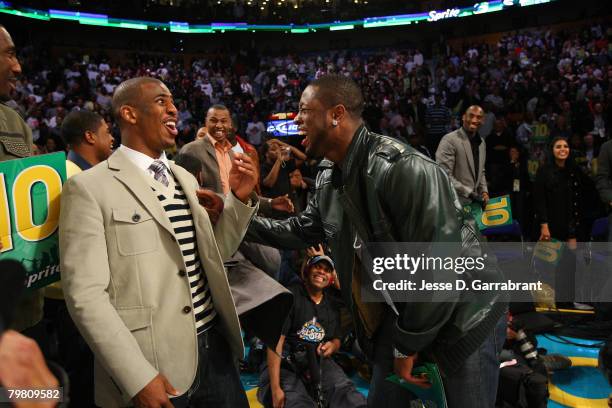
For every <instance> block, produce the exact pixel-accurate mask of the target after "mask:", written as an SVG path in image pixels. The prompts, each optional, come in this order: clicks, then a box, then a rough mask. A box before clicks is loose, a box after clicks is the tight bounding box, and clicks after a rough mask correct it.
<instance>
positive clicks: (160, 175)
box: [149, 160, 168, 187]
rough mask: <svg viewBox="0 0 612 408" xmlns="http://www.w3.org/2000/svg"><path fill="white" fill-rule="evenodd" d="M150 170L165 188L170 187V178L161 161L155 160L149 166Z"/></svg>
mask: <svg viewBox="0 0 612 408" xmlns="http://www.w3.org/2000/svg"><path fill="white" fill-rule="evenodd" d="M149 170H151V171H152V172H153V178H154V179H155V180H157V181H159V182H160V183H162V184H163V185H164V186H166V187H168V177H167V176H166V165H165V164H164V162H162V161H161V160H155V161H154V162H153V163H151V165H150V166H149Z"/></svg>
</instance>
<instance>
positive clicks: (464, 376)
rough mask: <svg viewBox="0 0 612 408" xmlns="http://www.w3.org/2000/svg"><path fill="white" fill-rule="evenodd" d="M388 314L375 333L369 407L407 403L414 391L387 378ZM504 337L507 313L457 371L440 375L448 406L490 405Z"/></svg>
mask: <svg viewBox="0 0 612 408" xmlns="http://www.w3.org/2000/svg"><path fill="white" fill-rule="evenodd" d="M393 324H394V323H393V320H392V317H391V316H390V314H389V315H388V316H387V317H386V318H385V322H384V323H383V326H382V327H381V329H380V330H379V332H378V334H377V335H376V340H375V342H376V344H375V349H374V361H373V363H372V370H373V375H372V382H371V384H370V392H369V394H368V406H369V407H388V408H392V407H397V408H406V407H410V401H411V400H413V399H414V395H413V394H412V393H411V392H410V391H408V390H407V389H405V388H404V387H400V386H398V385H396V384H394V383H392V382H389V381H387V380H386V378H387V377H388V376H389V375H391V374H393V345H392V336H391V332H392V329H393ZM505 339H506V317H505V316H504V317H503V318H501V319H500V320H499V322H498V324H497V326H496V327H495V328H494V330H492V331H491V334H490V336H489V337H488V338H487V339H486V340H485V341H484V342H483V343H482V344H481V346H480V347H479V348H478V349H477V350H476V351H475V352H474V353H472V354H471V355H470V356H469V357H468V358H467V359H466V360H465V362H464V364H463V365H462V366H461V367H459V368H458V369H457V370H456V371H454V372H453V373H451V374H450V375H446V376H444V377H443V379H442V381H443V383H444V389H445V392H446V398H447V401H448V407H449V408H465V407H470V408H492V407H494V406H495V398H496V395H497V384H498V381H499V360H498V355H499V353H500V351H501V349H502V346H503V344H504V340H505Z"/></svg>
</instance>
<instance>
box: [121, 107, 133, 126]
mask: <svg viewBox="0 0 612 408" xmlns="http://www.w3.org/2000/svg"><path fill="white" fill-rule="evenodd" d="M119 115H120V116H121V119H123V121H124V122H126V123H129V124H132V125H134V124H136V120H137V118H138V113H137V111H136V109H135V108H134V107H132V106H130V105H122V106H121V107H120V108H119Z"/></svg>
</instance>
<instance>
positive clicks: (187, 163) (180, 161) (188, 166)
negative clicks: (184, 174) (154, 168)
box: [174, 153, 202, 178]
mask: <svg viewBox="0 0 612 408" xmlns="http://www.w3.org/2000/svg"><path fill="white" fill-rule="evenodd" d="M174 163H176V164H177V166H181V167H182V168H184V169H185V170H187V171H188V172H190V173H191V174H193V176H194V177H195V178H197V177H198V173H200V172H201V171H202V163H200V160H199V159H198V158H197V157H195V156H192V155H190V154H186V153H179V154H177V155H176V156H174Z"/></svg>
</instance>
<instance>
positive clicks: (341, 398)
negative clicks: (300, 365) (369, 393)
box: [257, 358, 366, 408]
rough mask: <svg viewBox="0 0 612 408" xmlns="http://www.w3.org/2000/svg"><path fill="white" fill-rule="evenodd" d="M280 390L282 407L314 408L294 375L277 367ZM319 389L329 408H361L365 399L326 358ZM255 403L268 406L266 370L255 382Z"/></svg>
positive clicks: (269, 404) (304, 389)
mask: <svg viewBox="0 0 612 408" xmlns="http://www.w3.org/2000/svg"><path fill="white" fill-rule="evenodd" d="M280 382H281V388H282V389H283V391H284V392H285V406H286V407H293V408H302V407H308V408H314V407H315V406H316V405H315V402H314V401H313V399H312V398H311V397H310V395H309V394H308V391H307V390H306V386H305V385H304V383H303V382H302V380H301V379H299V378H298V377H297V376H296V374H295V373H294V372H293V371H291V370H287V369H285V368H283V367H281V372H280ZM321 385H322V387H323V396H324V398H325V401H327V402H328V403H329V407H330V408H355V407H357V408H358V407H365V406H366V399H365V397H364V396H363V394H361V393H360V392H359V391H357V389H355V386H354V385H353V383H352V382H351V380H350V379H349V378H348V377H347V376H346V374H345V373H344V371H342V369H341V368H340V366H339V365H338V364H336V362H335V361H334V360H332V359H330V358H322V359H321ZM257 399H258V400H259V402H261V403H262V404H263V405H264V406H265V407H271V406H272V392H271V390H270V374H269V373H268V368H267V367H266V368H265V369H264V370H263V371H262V373H261V376H260V378H259V390H258V392H257Z"/></svg>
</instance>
